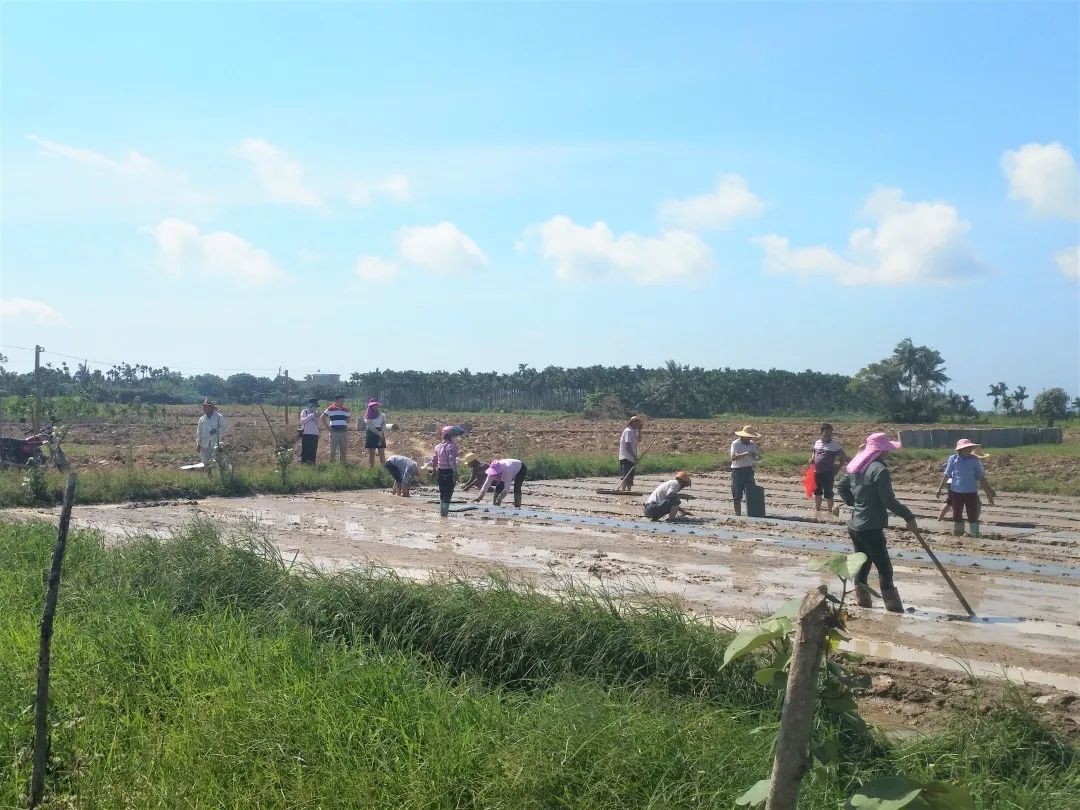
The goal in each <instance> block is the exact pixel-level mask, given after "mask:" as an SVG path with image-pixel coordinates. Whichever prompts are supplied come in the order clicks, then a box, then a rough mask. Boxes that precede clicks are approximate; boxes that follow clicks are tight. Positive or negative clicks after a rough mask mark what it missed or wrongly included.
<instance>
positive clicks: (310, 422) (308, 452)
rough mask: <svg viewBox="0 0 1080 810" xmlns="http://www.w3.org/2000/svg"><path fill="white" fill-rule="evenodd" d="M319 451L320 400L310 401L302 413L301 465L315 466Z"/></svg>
mask: <svg viewBox="0 0 1080 810" xmlns="http://www.w3.org/2000/svg"><path fill="white" fill-rule="evenodd" d="M318 450H319V400H317V399H309V400H308V401H307V407H306V408H304V409H303V410H302V411H300V463H301V464H314V463H315V454H316V453H317V452H318Z"/></svg>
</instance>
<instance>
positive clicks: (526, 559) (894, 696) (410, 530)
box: [4, 471, 1080, 732]
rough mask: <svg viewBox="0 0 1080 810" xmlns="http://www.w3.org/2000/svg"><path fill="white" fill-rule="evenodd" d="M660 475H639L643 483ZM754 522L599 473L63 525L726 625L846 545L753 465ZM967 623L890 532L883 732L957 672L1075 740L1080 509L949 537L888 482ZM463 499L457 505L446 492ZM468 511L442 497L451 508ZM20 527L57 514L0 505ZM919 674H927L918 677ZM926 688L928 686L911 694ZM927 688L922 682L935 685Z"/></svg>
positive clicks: (914, 551)
mask: <svg viewBox="0 0 1080 810" xmlns="http://www.w3.org/2000/svg"><path fill="white" fill-rule="evenodd" d="M662 480H664V478H663V476H661V475H646V476H642V477H640V478H639V481H638V484H637V489H638V490H648V489H649V488H651V487H652V486H655V485H656V484H657V483H659V482H660V481H662ZM759 481H760V483H762V484H763V485H764V486H765V487H766V489H767V491H768V493H769V495H768V504H769V514H770V516H771V517H770V518H767V519H763V520H758V519H755V520H751V519H746V518H735V517H734V516H731V515H730V514H729V506H728V503H727V494H726V492H727V487H728V476H727V473H726V472H723V471H720V472H715V473H706V474H702V475H699V476H698V477H697V478H696V480H695V485H694V487H693V489H692V492H693V494H695V496H696V500H695V501H693V502H691V504H690V509H691V510H692V512H693V513H694V515H693V519H692V520H689V521H687V522H686V523H683V524H680V525H678V526H676V527H668V526H667V524H654V523H650V522H646V521H642V519H641V516H640V511H639V510H640V497H621V496H607V495H598V494H596V492H595V490H596V489H597V488H600V487H603V486H610V485H611V481H610V479H574V480H546V481H534V482H529V483H527V484H526V487H525V498H524V503H523V507H522V508H521V509H514V508H512V507H505V506H504V507H499V508H496V507H493V506H491V505H490V504H484V505H482V506H480V507H479V508H477V509H474V510H472V511H463V512H461V513H457V514H454V515H452V516H451V518H450V519H449V520H440V519H439V517H438V514H437V510H436V507H435V506H434V503H433V501H434V497H435V495H434V490H432V489H430V488H421V489H420V490H419V494H417V495H415V496H414V497H413V498H411V499H409V500H404V499H400V498H395V497H393V496H391V495H389V494H388V493H386V492H384V491H364V492H337V493H309V494H305V495H296V496H270V495H267V496H257V497H253V498H208V499H205V500H202V501H176V502H163V503H157V504H124V505H102V506H77V507H76V509H75V513H74V525H76V526H78V527H82V528H92V529H96V530H98V531H100V532H102V533H103V535H104V536H105V537H106V538H107V539H110V540H112V541H115V540H119V539H120V538H122V537H124V536H126V535H129V534H140V533H149V534H151V535H153V536H158V537H167V536H169V535H170V534H172V533H173V532H176V531H178V530H180V529H181V528H182V527H184V526H185V525H187V524H188V523H190V522H191V521H192V520H194V519H208V520H212V521H216V522H220V523H221V524H223V525H224V526H226V527H231V528H232V529H233V530H240V529H245V530H246V529H249V528H255V530H257V531H258V532H260V533H262V534H263V535H264V536H265V537H266V538H267V539H268V540H269V541H271V542H273V543H274V544H275V545H276V546H277V548H278V549H279V550H280V552H281V554H282V555H283V556H284V558H285V559H286V560H295V561H297V562H298V563H306V564H309V565H312V566H314V567H316V568H319V569H322V570H326V571H339V570H346V569H350V568H354V567H357V566H361V567H362V566H376V567H382V568H387V569H393V570H394V571H396V572H398V573H400V574H402V575H404V576H407V577H411V578H414V579H417V580H427V579H428V578H430V577H435V578H439V577H444V576H446V575H449V574H461V575H465V576H469V577H483V576H485V575H486V574H487V573H489V572H490V571H491V570H492V569H493V568H495V569H498V570H502V571H504V572H506V574H507V575H508V576H509V577H511V578H512V579H514V580H519V581H523V582H528V583H531V584H535V585H538V586H540V587H542V588H544V589H546V590H551V591H557V590H559V589H560V588H562V587H565V586H566V585H567V584H569V583H571V582H582V583H587V584H592V585H597V584H602V585H604V586H606V587H609V588H614V589H616V590H618V591H620V592H623V593H624V595H625V598H627V599H633V598H635V594H636V593H639V592H650V593H652V594H659V595H661V596H665V597H670V598H672V599H674V600H676V601H677V602H678V604H680V605H681V606H682V607H683V608H685V609H687V610H689V611H691V612H693V613H695V614H698V615H703V616H708V617H711V618H713V619H715V620H717V621H720V622H725V623H730V624H732V625H733V626H740V625H741V624H742V623H745V622H746V621H748V620H752V619H756V618H759V617H761V616H764V615H767V614H768V613H769V612H771V611H772V610H773V609H775V608H776V607H777V606H778V605H779V604H780V603H781V602H782V601H783V600H785V599H788V598H791V597H794V596H798V595H800V594H802V593H805V592H806V590H807V589H809V588H811V587H814V586H816V585H817V584H818V583H819V582H821V581H823V580H822V579H821V578H820V576H819V575H818V574H815V573H809V572H808V571H807V566H808V564H809V563H811V562H812V561H813V560H814V559H818V558H821V557H822V556H824V555H825V554H827V553H828V552H830V551H835V550H847V549H848V542H847V537H846V533H845V530H844V528H843V523H842V521H841V520H833V519H830V520H822V521H820V522H818V521H817V520H816V518H815V517H814V512H813V509H812V507H810V508H808V503H809V502H808V501H806V500H805V499H804V498H803V497H802V494H801V493H800V492H799V490H798V482H797V480H796V479H794V478H789V477H785V476H777V475H773V474H771V473H768V472H763V473H762V474H761V475H760V476H759ZM898 494H899V496H900V497H901V499H902V500H904V501H905V502H907V503H909V505H911V506H912V507H913V509H914V510H915V511H916V513H917V515H918V516H919V520H920V523H921V525H922V526H923V527H924V529H926V533H927V537H928V539H929V541H930V542H931V544H932V545H933V546H934V547H935V549H936V550H937V552H938V553H939V556H940V557H941V559H942V561H943V562H944V564H945V565H946V566H947V567H948V568H949V569H950V570H951V572H952V574H953V576H954V578H955V579H956V581H957V584H958V585H959V587H960V588H961V590H962V591H963V592H964V593H965V594H966V596H967V597H968V599H969V601H970V602H971V604H972V606H973V607H974V609H975V611H976V612H977V613H978V615H979V619H978V620H977V621H974V622H969V621H957V620H956V618H957V614H958V613H960V612H961V611H960V608H959V605H958V604H957V603H956V601H955V598H954V597H953V595H952V594H951V592H950V591H949V590H948V588H947V587H946V584H945V582H944V581H943V580H942V579H941V577H940V576H939V575H938V573H937V572H936V571H935V570H934V569H933V568H932V567H931V565H930V563H929V561H928V560H926V559H925V556H924V554H923V553H922V551H921V550H920V549H919V547H918V546H917V544H916V543H915V541H914V539H913V538H911V537H909V536H907V535H906V533H905V532H892V533H890V544H891V547H892V549H893V555H894V563H895V565H896V568H897V585H898V587H899V589H900V592H901V595H902V596H903V598H904V600H905V604H906V605H907V606H908V607H909V608H910V609H911V610H910V612H909V613H908V614H906V615H904V616H896V615H892V614H888V613H886V612H884V611H883V610H880V609H873V610H859V609H854V610H853V616H852V620H851V623H850V630H851V633H852V635H853V638H852V641H851V642H850V646H851V649H852V650H854V651H856V652H860V653H864V654H866V655H867V656H868V657H869V658H870V659H871V660H876V661H878V662H888V673H889V678H890V679H891V682H895V683H900V685H899V686H896V687H892V686H890V687H888V688H884V687H883V688H882V690H881V691H882V694H881V695H878V696H877V698H878V699H877V700H876V701H875V705H877V706H878V708H879V709H880V711H881V712H882V714H883V716H885V717H886V719H887V720H888V721H889V722H893V723H896V724H899V725H905V724H911V723H913V722H916V721H918V719H919V718H921V717H922V716H923V715H926V714H931V715H932V714H934V713H935V712H936V711H938V710H939V709H940V708H941V706H943V705H945V703H947V695H948V694H949V693H950V692H952V691H959V692H963V691H964V690H965V689H967V688H968V687H967V676H966V674H965V673H966V671H968V670H970V671H971V672H974V673H975V674H977V675H979V676H983V677H990V678H994V677H999V676H1002V675H1007V676H1008V677H1009V678H1010V679H1011V680H1014V681H1017V682H1021V683H1027V684H1028V685H1030V686H1031V688H1033V689H1034V690H1036V691H1038V692H1039V695H1040V696H1049V697H1046V699H1045V700H1044V701H1043V702H1044V703H1047V702H1048V703H1052V704H1053V705H1055V706H1058V707H1059V708H1060V710H1061V714H1062V718H1063V721H1062V722H1063V723H1064V724H1065V725H1066V726H1067V727H1068V728H1070V729H1072V730H1073V731H1074V732H1077V731H1080V702H1076V701H1075V698H1073V697H1069V695H1077V694H1080V609H1078V605H1080V499H1078V498H1071V497H1049V496H1038V497H1036V496H1030V495H1019V494H1015V493H1008V492H1002V493H1000V498H999V500H998V505H997V506H994V507H987V508H986V510H985V515H984V521H983V536H982V537H981V538H980V539H978V540H975V539H971V538H955V537H953V536H952V535H951V534H950V533H949V532H948V529H949V528H951V524H944V523H938V522H936V520H935V518H936V514H937V509H938V502H937V501H936V500H935V499H934V498H932V497H930V496H929V495H928V494H927V492H926V490H925V488H920V489H915V488H909V487H905V486H902V485H901V486H899V487H898ZM462 497H464V496H462ZM470 505H471V504H466V503H460V504H455V507H456V508H458V509H465V508H467V507H468V506H470ZM4 514H5V515H6V516H7V517H9V518H15V519H20V520H25V519H34V518H46V519H48V518H50V517H52V516H53V515H54V514H55V510H53V509H49V508H21V509H11V510H6V511H5V513H4ZM928 672H932V673H934V675H933V677H932V678H930V679H929V680H928V676H927V673H928ZM928 683H930V684H931V685H930V686H927V684H928ZM933 684H937V685H936V686H935V685H933Z"/></svg>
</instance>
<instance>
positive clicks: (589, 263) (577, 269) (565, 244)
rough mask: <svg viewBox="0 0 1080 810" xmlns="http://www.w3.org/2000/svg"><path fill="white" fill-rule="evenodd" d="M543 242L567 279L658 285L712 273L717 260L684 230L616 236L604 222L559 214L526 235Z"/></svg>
mask: <svg viewBox="0 0 1080 810" xmlns="http://www.w3.org/2000/svg"><path fill="white" fill-rule="evenodd" d="M525 235H526V237H527V238H535V239H538V240H539V243H540V253H541V255H542V256H543V257H544V258H545V259H547V260H548V261H550V262H552V263H553V264H554V265H555V275H556V277H557V278H560V279H563V280H567V281H569V280H584V279H604V278H615V279H620V280H627V281H632V282H634V283H636V284H660V283H664V282H669V281H679V280H684V279H689V278H692V277H694V276H698V275H702V274H704V273H708V272H710V271H711V270H712V269H713V268H714V266H715V263H714V261H713V255H712V251H711V250H710V249H709V246H708V245H706V244H705V243H704V242H702V241H701V239H699V238H698V237H697V236H695V235H694V234H692V233H687V232H685V231H664V232H663V233H661V234H660V235H659V236H641V235H639V234H636V233H632V232H627V233H622V234H619V235H618V236H616V235H615V234H614V233H613V232H612V230H611V228H609V227H608V225H607V224H606V223H605V222H596V223H594V224H593V225H592V226H591V227H585V226H584V225H578V224H576V223H575V222H573V221H572V220H571V219H570V218H569V217H567V216H561V215H560V216H556V217H552V218H551V219H549V220H548V221H547V222H542V223H540V224H538V225H533V226H531V227H530V228H529V229H528V230H527V231H526V233H525Z"/></svg>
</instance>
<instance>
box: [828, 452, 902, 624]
mask: <svg viewBox="0 0 1080 810" xmlns="http://www.w3.org/2000/svg"><path fill="white" fill-rule="evenodd" d="M899 449H900V442H894V441H890V440H889V437H888V436H886V435H885V434H884V433H873V434H871V435H870V436H868V437H867V438H866V444H865V445H863V448H862V450H860V451H859V452H858V453H857V454H856V455H855V458H853V459H852V460H851V461H849V462H848V464H847V466H846V467H845V468H844V471H845V472H846V473H847V474H846V475H845V476H844V477H843V478H842V479H840V483H839V484H837V487H836V491H837V493H838V494H839V495H840V497H841V498H842V499H843V501H844V503H846V504H847V505H848V506H850V507H851V508H852V509H851V520H850V521H849V522H848V535H850V537H851V543H852V545H853V546H854V547H855V550H856V551H861V552H862V553H863V554H865V555H866V562H865V563H864V564H863V566H862V568H860V569H859V572H858V573H857V574H856V575H855V603H856V604H857V605H859V607H873V601H872V600H871V598H870V596H871V594H870V590H869V586H868V585H867V584H866V578H867V577H868V576H869V575H870V566H871V565H873V567H874V568H876V569H877V572H878V581H879V582H880V584H881V598H882V601H884V602H885V608H886V609H887V610H889V611H891V612H893V613H903V612H904V603H903V602H901V601H900V593H899V592H898V591H897V590H896V588H895V587H894V585H893V569H892V561H891V560H890V559H889V549H888V547H887V546H886V544H885V528H886V527H887V526H888V525H889V512H892V513H893V514H894V515H896V516H898V517H900V518H903V519H904V520H905V521H907V525H908V528H909V529H911V530H912V531H915V530H916V529H917V528H918V525H917V524H916V522H915V515H914V514H912V512H911V510H910V509H908V508H907V507H906V506H904V504H902V503H900V501H898V500H897V499H896V495H895V494H894V493H893V488H892V478H891V476H890V475H889V468H888V467H886V466H885V462H884V458H885V456H886V455H887V454H888V453H891V452H893V451H894V450H899Z"/></svg>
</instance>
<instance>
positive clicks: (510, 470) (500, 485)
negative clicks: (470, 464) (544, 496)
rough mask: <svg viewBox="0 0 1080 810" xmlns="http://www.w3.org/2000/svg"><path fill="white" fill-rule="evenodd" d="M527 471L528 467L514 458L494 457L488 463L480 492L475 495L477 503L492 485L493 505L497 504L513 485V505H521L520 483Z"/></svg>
mask: <svg viewBox="0 0 1080 810" xmlns="http://www.w3.org/2000/svg"><path fill="white" fill-rule="evenodd" d="M528 472H529V468H528V467H527V466H525V464H524V463H523V462H521V461H519V460H518V459H516V458H500V459H495V460H494V461H492V462H491V464H489V465H488V468H487V478H486V479H484V485H483V486H482V487H481V488H480V494H479V495H477V496H476V501H477V503H479V502H480V501H482V500H484V495H486V494H487V491H488V490H489V489H491V487H492V485H494V487H495V494H494V496H493V499H494V502H495V505H496V506H498V505H499V504H501V503H502V502H503V498H505V497H506V493H507V491H508V490H509V489H510V487H511V486H513V488H514V506H521V485H522V484H523V483H525V476H526V475H527V474H528Z"/></svg>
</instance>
